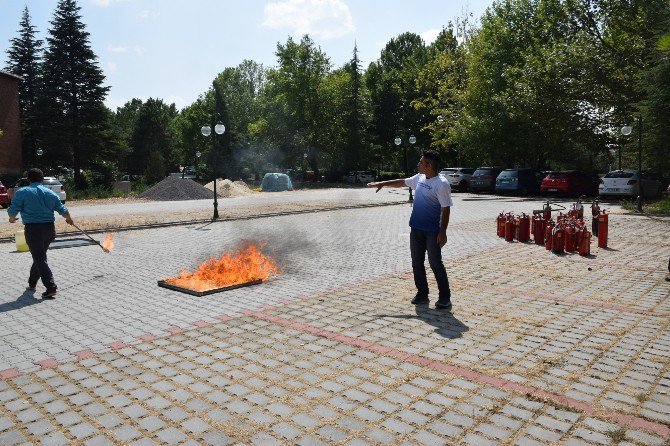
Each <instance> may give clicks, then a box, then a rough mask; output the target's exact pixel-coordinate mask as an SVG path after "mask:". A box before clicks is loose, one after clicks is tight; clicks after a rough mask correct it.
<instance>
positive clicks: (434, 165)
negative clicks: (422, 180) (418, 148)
mask: <svg viewBox="0 0 670 446" xmlns="http://www.w3.org/2000/svg"><path fill="white" fill-rule="evenodd" d="M417 167H418V170H419V173H423V174H425V175H426V176H435V175H437V172H438V171H439V170H440V154H439V153H438V152H437V151H436V150H424V151H423V153H422V155H421V160H420V161H419V165H418V166H417Z"/></svg>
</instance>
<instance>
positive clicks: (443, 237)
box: [437, 232, 447, 248]
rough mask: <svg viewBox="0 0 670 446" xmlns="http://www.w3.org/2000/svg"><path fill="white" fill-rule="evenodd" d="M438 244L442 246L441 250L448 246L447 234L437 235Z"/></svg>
mask: <svg viewBox="0 0 670 446" xmlns="http://www.w3.org/2000/svg"><path fill="white" fill-rule="evenodd" d="M437 244H438V245H440V248H442V247H443V246H444V245H446V244H447V234H446V233H442V232H440V233H438V234H437Z"/></svg>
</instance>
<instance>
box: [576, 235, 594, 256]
mask: <svg viewBox="0 0 670 446" xmlns="http://www.w3.org/2000/svg"><path fill="white" fill-rule="evenodd" d="M577 241H578V244H577V251H578V252H579V255H580V256H582V257H586V256H589V255H591V233H590V232H589V230H588V229H586V228H582V229H581V231H579V235H578V237H577Z"/></svg>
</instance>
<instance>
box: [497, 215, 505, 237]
mask: <svg viewBox="0 0 670 446" xmlns="http://www.w3.org/2000/svg"><path fill="white" fill-rule="evenodd" d="M497 225H498V228H497V234H498V237H505V215H504V214H503V213H502V212H501V213H500V215H498V218H497Z"/></svg>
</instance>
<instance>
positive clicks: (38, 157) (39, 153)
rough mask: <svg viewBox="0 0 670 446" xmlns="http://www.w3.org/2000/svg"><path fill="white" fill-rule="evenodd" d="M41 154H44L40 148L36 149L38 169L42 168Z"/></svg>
mask: <svg viewBox="0 0 670 446" xmlns="http://www.w3.org/2000/svg"><path fill="white" fill-rule="evenodd" d="M43 153H44V151H43V150H42V149H41V148H38V149H37V150H36V151H35V154H36V155H37V167H38V168H40V167H41V166H42V163H41V161H42V154H43Z"/></svg>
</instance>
